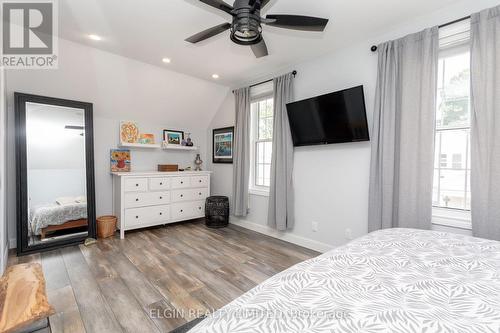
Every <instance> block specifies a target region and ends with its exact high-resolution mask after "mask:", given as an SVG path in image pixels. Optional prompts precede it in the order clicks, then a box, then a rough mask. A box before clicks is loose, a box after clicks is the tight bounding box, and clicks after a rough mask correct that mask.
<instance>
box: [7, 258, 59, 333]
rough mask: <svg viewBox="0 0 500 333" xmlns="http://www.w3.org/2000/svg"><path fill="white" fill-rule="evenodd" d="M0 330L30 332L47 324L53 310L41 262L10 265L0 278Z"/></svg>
mask: <svg viewBox="0 0 500 333" xmlns="http://www.w3.org/2000/svg"><path fill="white" fill-rule="evenodd" d="M0 311H1V312H0V332H9V333H10V332H33V331H36V330H39V329H42V328H46V327H48V320H47V318H48V317H49V316H50V315H52V314H54V313H55V311H54V308H53V307H52V306H51V305H50V304H49V302H48V299H47V293H46V290H45V278H44V277H43V271H42V266H41V265H40V264H36V263H31V264H21V265H15V266H12V267H9V268H8V269H7V271H6V272H5V274H4V276H3V277H2V278H1V279H0Z"/></svg>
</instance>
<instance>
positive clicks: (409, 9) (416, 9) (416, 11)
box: [59, 0, 457, 85]
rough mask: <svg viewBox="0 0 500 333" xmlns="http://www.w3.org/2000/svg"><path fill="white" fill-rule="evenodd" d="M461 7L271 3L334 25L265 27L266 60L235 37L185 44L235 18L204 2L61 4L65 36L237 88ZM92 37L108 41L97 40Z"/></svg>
mask: <svg viewBox="0 0 500 333" xmlns="http://www.w3.org/2000/svg"><path fill="white" fill-rule="evenodd" d="M226 1H227V0H226ZM227 2H228V3H231V1H227ZM454 2H457V1H456V0H418V1H413V0H406V1H402V0H307V1H305V0H271V3H270V5H268V7H267V8H266V11H265V13H264V14H266V13H275V14H302V15H311V16H321V17H326V18H329V19H330V24H329V26H328V28H327V30H326V31H325V32H324V33H307V32H296V31H291V30H283V29H278V28H273V27H264V35H265V38H266V41H267V44H268V47H269V51H270V54H271V55H270V56H268V57H266V58H261V59H256V58H255V57H254V56H253V54H252V52H251V50H250V49H249V48H248V47H243V46H238V45H235V44H233V43H232V42H230V41H229V33H228V32H226V33H223V34H221V35H219V36H217V37H214V38H212V39H210V40H207V41H205V42H202V43H201V44H199V45H191V44H189V43H186V42H185V41H184V39H185V38H187V37H189V36H190V35H192V34H194V33H197V32H199V31H201V30H204V29H206V28H209V27H211V26H214V25H217V24H220V23H223V22H225V21H229V19H230V16H229V15H227V14H225V13H223V12H219V11H217V10H214V9H212V8H211V7H208V6H207V5H205V4H203V3H201V2H199V1H198V0H63V1H59V4H60V5H59V11H60V12H59V18H60V19H59V30H60V35H61V37H63V38H65V39H69V40H72V41H75V42H78V43H83V44H87V45H89V46H92V47H96V48H100V49H103V50H106V51H110V52H113V53H116V54H120V55H123V56H126V57H129V58H133V59H137V60H140V61H143V62H146V63H149V64H153V65H157V66H165V67H167V68H169V69H172V70H174V71H178V72H181V73H185V74H188V75H191V76H195V77H199V78H202V79H205V80H211V75H212V74H214V73H217V74H219V75H220V79H219V82H220V83H222V84H225V85H235V84H238V83H240V82H244V81H245V80H248V78H249V77H258V76H261V75H266V74H267V73H269V72H272V71H275V70H276V69H278V68H281V67H285V66H287V65H289V64H291V63H297V62H300V61H303V60H307V59H310V58H314V57H316V56H319V55H322V54H324V53H327V52H329V51H333V50H335V49H338V48H341V47H343V46H345V45H348V44H351V43H355V42H359V41H362V40H366V39H367V38H370V37H371V36H377V35H378V34H380V33H381V32H385V31H386V30H387V29H389V28H390V27H393V26H395V25H398V24H402V23H404V22H405V21H407V20H409V19H412V18H415V17H417V16H420V15H425V14H427V13H429V12H432V11H435V10H439V9H441V8H443V7H445V6H447V5H450V4H452V3H454ZM88 34H97V35H99V36H102V38H103V39H102V40H101V41H99V42H97V41H92V40H90V39H88V37H87V36H88ZM163 57H168V58H171V59H172V62H171V64H168V65H166V64H163V63H162V61H161V59H162V58H163Z"/></svg>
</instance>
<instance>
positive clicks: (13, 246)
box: [9, 238, 17, 249]
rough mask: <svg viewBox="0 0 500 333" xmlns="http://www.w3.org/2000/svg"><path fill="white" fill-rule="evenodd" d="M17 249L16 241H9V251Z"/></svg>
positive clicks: (12, 239) (13, 239)
mask: <svg viewBox="0 0 500 333" xmlns="http://www.w3.org/2000/svg"><path fill="white" fill-rule="evenodd" d="M16 247H17V239H15V238H11V239H9V249H15V248H16Z"/></svg>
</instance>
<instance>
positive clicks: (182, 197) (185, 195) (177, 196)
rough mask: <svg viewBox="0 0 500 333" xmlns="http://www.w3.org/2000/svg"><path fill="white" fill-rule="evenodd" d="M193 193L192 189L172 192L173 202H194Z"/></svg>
mask: <svg viewBox="0 0 500 333" xmlns="http://www.w3.org/2000/svg"><path fill="white" fill-rule="evenodd" d="M192 200H193V193H192V191H191V190H190V189H186V190H174V191H172V202H182V201H192Z"/></svg>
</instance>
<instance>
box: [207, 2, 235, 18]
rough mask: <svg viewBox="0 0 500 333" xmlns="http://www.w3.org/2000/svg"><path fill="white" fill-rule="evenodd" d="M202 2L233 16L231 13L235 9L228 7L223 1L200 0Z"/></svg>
mask: <svg viewBox="0 0 500 333" xmlns="http://www.w3.org/2000/svg"><path fill="white" fill-rule="evenodd" d="M200 1H201V2H203V3H204V4H207V5H209V6H212V7H214V8H217V9H219V10H222V11H225V12H226V13H228V14H231V15H233V14H232V13H231V12H232V10H233V7H232V6H230V5H228V4H227V3H225V2H224V1H222V0H200Z"/></svg>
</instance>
